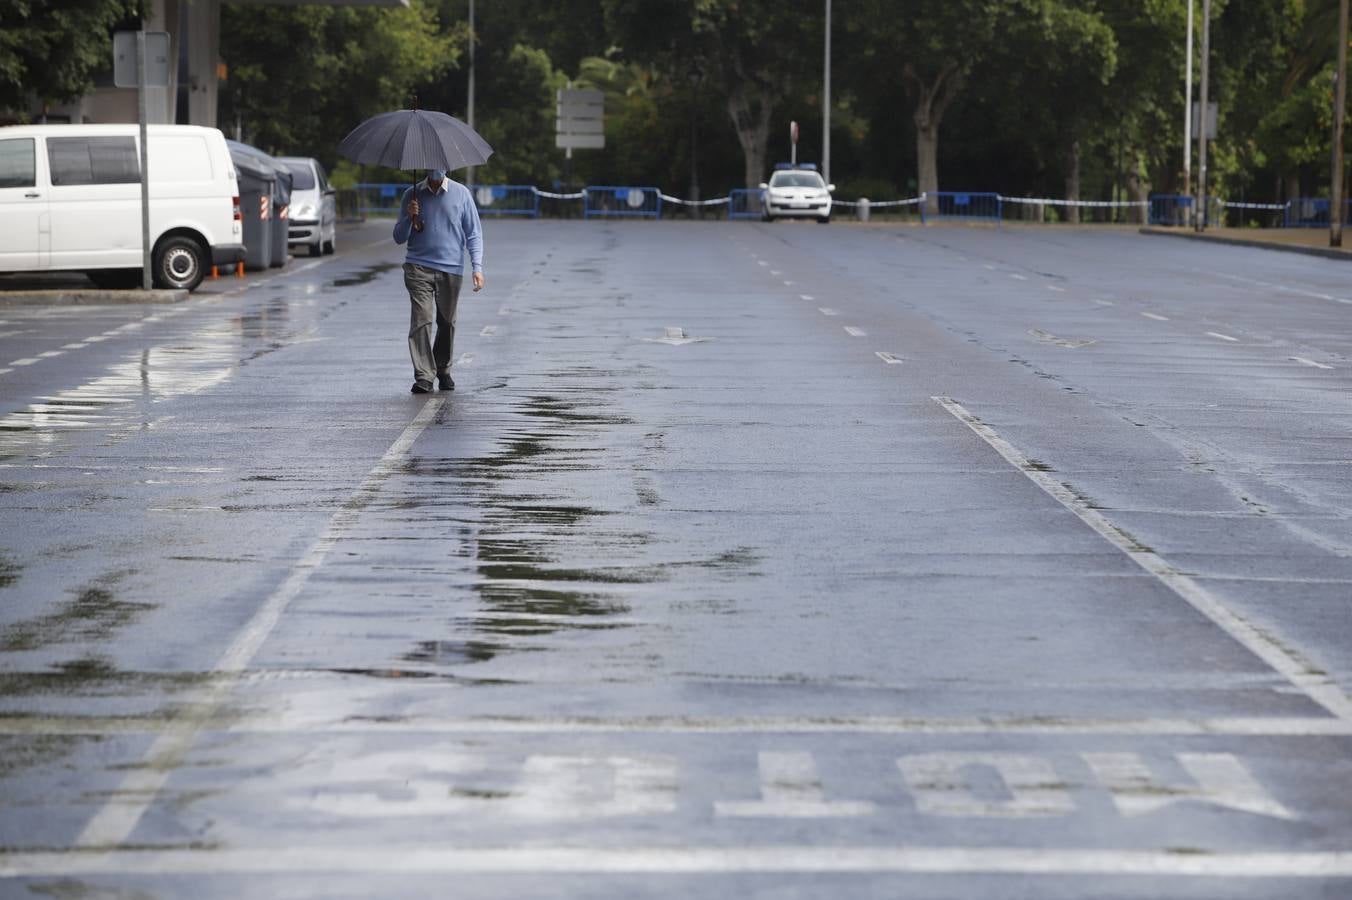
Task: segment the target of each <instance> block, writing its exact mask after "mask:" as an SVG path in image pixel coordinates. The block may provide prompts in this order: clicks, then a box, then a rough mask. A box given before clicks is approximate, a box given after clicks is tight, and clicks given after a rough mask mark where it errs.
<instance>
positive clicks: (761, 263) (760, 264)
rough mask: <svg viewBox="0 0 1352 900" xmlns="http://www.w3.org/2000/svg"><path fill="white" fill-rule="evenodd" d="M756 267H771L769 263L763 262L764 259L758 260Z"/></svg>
mask: <svg viewBox="0 0 1352 900" xmlns="http://www.w3.org/2000/svg"><path fill="white" fill-rule="evenodd" d="M756 265H758V266H768V265H770V264H769V263H768V262H766V261H765V260H763V259H758V260H756Z"/></svg>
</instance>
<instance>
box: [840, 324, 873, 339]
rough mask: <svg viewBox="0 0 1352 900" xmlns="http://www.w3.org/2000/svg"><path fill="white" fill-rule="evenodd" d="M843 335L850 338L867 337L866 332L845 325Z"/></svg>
mask: <svg viewBox="0 0 1352 900" xmlns="http://www.w3.org/2000/svg"><path fill="white" fill-rule="evenodd" d="M845 333H846V334H848V335H849V336H850V337H868V332H867V331H865V330H864V329H862V328H857V327H855V326H854V325H846V326H845Z"/></svg>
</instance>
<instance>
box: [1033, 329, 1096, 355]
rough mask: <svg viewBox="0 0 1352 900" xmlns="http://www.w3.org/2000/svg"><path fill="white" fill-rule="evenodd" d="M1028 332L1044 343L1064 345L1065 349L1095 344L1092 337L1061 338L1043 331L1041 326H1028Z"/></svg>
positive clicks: (1076, 348) (1075, 348)
mask: <svg viewBox="0 0 1352 900" xmlns="http://www.w3.org/2000/svg"><path fill="white" fill-rule="evenodd" d="M1028 333H1029V334H1031V335H1032V336H1033V337H1035V338H1037V339H1038V340H1039V341H1042V342H1043V343H1044V344H1055V345H1056V346H1058V347H1065V348H1066V349H1067V350H1078V349H1080V348H1081V347H1088V346H1090V345H1091V344H1097V343H1098V341H1097V340H1095V339H1094V338H1063V337H1057V336H1056V335H1054V334H1052V333H1050V332H1047V331H1043V330H1042V329H1041V328H1030V329H1029V330H1028Z"/></svg>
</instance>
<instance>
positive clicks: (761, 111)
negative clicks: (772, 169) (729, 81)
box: [728, 86, 771, 190]
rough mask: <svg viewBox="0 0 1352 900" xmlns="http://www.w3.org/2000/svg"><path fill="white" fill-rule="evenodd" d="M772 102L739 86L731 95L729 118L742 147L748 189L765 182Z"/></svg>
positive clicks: (729, 98)
mask: <svg viewBox="0 0 1352 900" xmlns="http://www.w3.org/2000/svg"><path fill="white" fill-rule="evenodd" d="M770 112H771V104H770V101H769V99H768V98H767V97H766V96H765V95H764V94H763V93H761V92H758V91H753V90H751V89H749V88H747V87H745V86H739V87H737V88H736V89H734V90H733V91H732V93H730V94H729V95H728V115H729V116H731V117H732V127H733V128H734V129H735V130H736V132H737V141H738V143H740V144H741V145H742V159H743V161H744V163H745V170H744V175H745V177H746V186H747V188H749V189H753V190H754V189H755V188H756V186H757V185H759V184H760V183H761V182H762V181H764V180H765V152H766V145H767V144H768V143H769V140H770Z"/></svg>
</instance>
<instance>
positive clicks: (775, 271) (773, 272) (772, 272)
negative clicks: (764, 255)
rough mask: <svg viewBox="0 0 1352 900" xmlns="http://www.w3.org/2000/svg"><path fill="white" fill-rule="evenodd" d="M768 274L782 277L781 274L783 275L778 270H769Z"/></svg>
mask: <svg viewBox="0 0 1352 900" xmlns="http://www.w3.org/2000/svg"><path fill="white" fill-rule="evenodd" d="M770 274H771V275H782V274H784V273H783V272H781V271H779V270H778V269H771V270H770Z"/></svg>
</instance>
